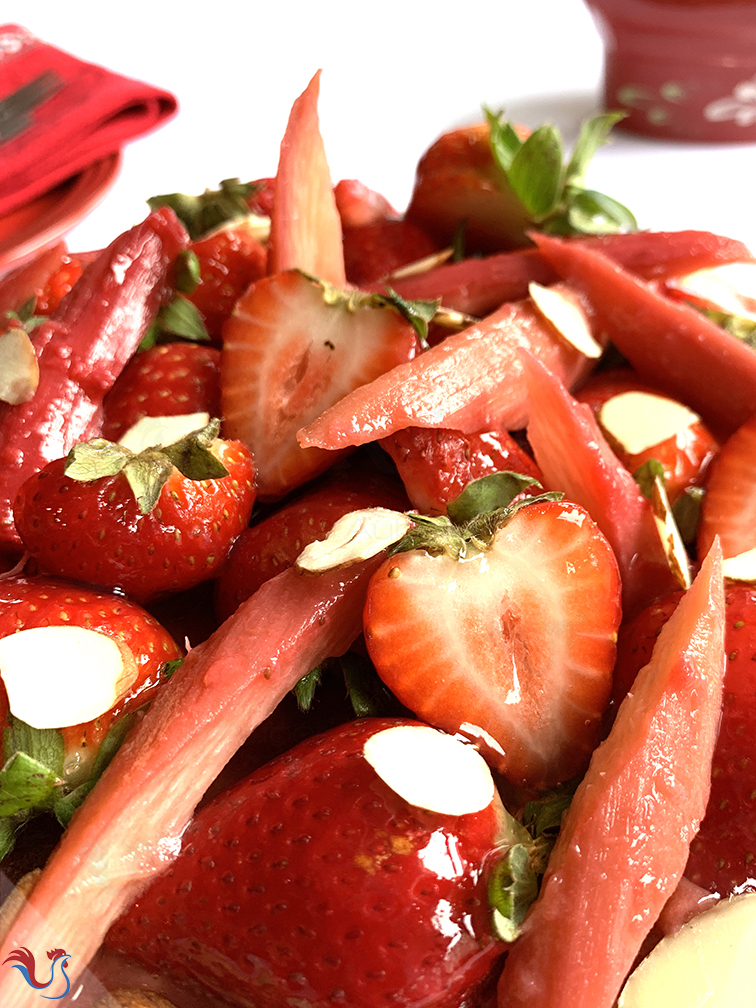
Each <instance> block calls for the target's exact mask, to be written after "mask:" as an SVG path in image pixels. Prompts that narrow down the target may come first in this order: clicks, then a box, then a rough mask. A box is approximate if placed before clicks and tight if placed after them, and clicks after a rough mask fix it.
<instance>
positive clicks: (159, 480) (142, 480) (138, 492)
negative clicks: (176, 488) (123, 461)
mask: <svg viewBox="0 0 756 1008" xmlns="http://www.w3.org/2000/svg"><path fill="white" fill-rule="evenodd" d="M172 472H173V463H172V462H171V460H170V459H169V458H168V457H167V455H164V454H163V452H162V451H159V450H157V449H155V448H147V449H146V450H145V451H143V452H140V453H139V455H135V456H134V457H133V458H132V460H131V462H130V463H129V464H128V465H127V466H124V468H123V475H124V476H125V477H126V479H127V480H128V482H129V486H130V487H131V492H132V493H133V494H134V498H135V500H136V502H137V504H138V505H139V510H140V511H141V513H142V514H143V515H148V514H149V513H150V512H151V511H152V510H153V509H154V507H155V505H156V504H157V502H158V498H159V497H160V492H161V491H162V489H163V487H164V486H165V484H166V483H167V482H168V478H169V477H170V475H171V473H172Z"/></svg>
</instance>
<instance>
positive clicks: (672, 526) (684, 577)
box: [651, 476, 692, 590]
mask: <svg viewBox="0 0 756 1008" xmlns="http://www.w3.org/2000/svg"><path fill="white" fill-rule="evenodd" d="M651 508H652V510H653V512H654V521H655V523H656V530H657V532H658V533H659V538H660V539H661V544H662V547H663V549H664V554H665V556H666V558H667V563H668V564H669V569H670V570H671V571H672V573H673V574H674V576H675V577H676V578H677V581H678V583H679V585H680V587H681V588H685V589H686V590H687V589H688V588H690V586H691V584H692V579H691V576H690V561H689V560H688V554H687V552H686V550H685V546H684V545H683V541H682V538H681V536H680V531H679V529H678V527H677V522H676V521H675V518H674V515H673V514H672V508H671V507H670V506H669V498H668V497H667V491H666V490H665V488H664V483H663V482H662V480H661V479H660V478H659V477H658V476H657V477H656V479H655V480H654V483H653V487H652V488H651Z"/></svg>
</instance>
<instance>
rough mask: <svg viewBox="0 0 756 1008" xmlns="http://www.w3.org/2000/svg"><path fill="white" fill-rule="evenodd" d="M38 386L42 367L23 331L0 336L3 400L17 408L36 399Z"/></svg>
mask: <svg viewBox="0 0 756 1008" xmlns="http://www.w3.org/2000/svg"><path fill="white" fill-rule="evenodd" d="M38 385H39V364H38V363H37V355H36V354H35V353H34V347H33V346H32V342H31V340H30V339H29V337H28V335H27V334H26V332H25V331H24V330H23V329H20V328H15V327H14V328H12V329H7V330H6V331H5V332H4V333H3V334H2V336H0V399H1V400H2V401H3V402H6V403H10V405H11V406H18V404H19V403H25V402H28V401H29V400H30V399H32V398H33V397H34V393H35V392H36V391H37V386H38Z"/></svg>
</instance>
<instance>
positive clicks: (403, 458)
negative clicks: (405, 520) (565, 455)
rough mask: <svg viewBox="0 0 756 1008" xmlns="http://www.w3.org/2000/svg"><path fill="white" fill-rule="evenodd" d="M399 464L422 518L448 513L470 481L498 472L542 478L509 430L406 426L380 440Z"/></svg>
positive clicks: (413, 502)
mask: <svg viewBox="0 0 756 1008" xmlns="http://www.w3.org/2000/svg"><path fill="white" fill-rule="evenodd" d="M381 446H382V447H383V448H385V449H386V451H387V452H388V454H389V455H390V456H391V458H392V459H393V460H394V463H395V464H396V467H397V469H398V470H399V475H400V476H401V478H402V481H403V482H404V486H405V488H406V490H407V495H408V497H409V499H410V501H411V502H412V506H413V507H414V508H416V509H417V510H418V511H419V512H420V514H424V515H441V514H446V506H447V504H448V503H449V502H450V501H453V500H454V499H455V497H459V495H460V494H461V493H462V491H463V490H464V489H465V487H466V486H467V484H468V483H471V482H472V481H473V480H476V479H480V478H481V477H482V476H489V475H490V474H491V473H495V472H503V471H508V472H517V473H522V474H523V475H525V476H532V477H533V479H534V480H537V481H538V482H539V483H540V482H541V480H542V476H541V473H540V471H539V469H538V466H537V465H536V464H535V462H534V461H533V460H532V459H531V458H530V456H529V455H528V454H527V453H526V452H525V451H523V449H522V448H520V446H519V445H518V444H517V442H516V441H515V440H514V438H513V437H511V436H510V435H509V434H508V433H507V431H481V432H480V433H476V434H463V433H462V431H455V430H445V429H444V428H439V429H435V430H434V429H432V428H428V427H406V428H405V429H404V430H400V431H396V432H395V433H394V434H391V435H390V436H389V437H387V438H384V439H383V441H381Z"/></svg>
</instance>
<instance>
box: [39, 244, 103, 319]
mask: <svg viewBox="0 0 756 1008" xmlns="http://www.w3.org/2000/svg"><path fill="white" fill-rule="evenodd" d="M96 255H97V253H96V252H80V253H79V254H78V255H74V254H72V253H69V252H67V253H66V254H65V255H64V256H63V258H62V260H61V263H60V265H59V266H58V268H57V269H56V270H55V272H54V273H53V274H52V275H51V276H50V277H48V279H47V282H46V283H45V285H44V287H42V288H41V290H40V291H39V293H38V294H37V303H36V304H35V306H34V312H35V314H37V315H50V314H51V313H52V312H54V311H55V309H56V308H57V307H58V305H59V304H60V302H61V301H62V300H63V298H64V297H65V296H66V294H68V292H69V291H70V290H71V288H72V287H73V286H74V284H75V283H76V281H77V280H78V279H79V277H80V276H81V274H82V273H83V272H84V269H85V267H86V266H88V265H89V263H90V262H92V261H93V260H94V259H95V257H96Z"/></svg>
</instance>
